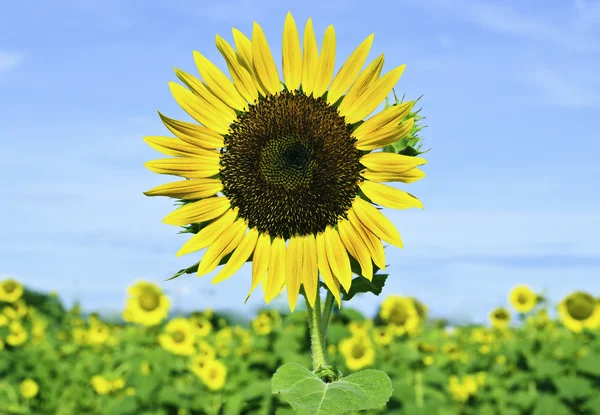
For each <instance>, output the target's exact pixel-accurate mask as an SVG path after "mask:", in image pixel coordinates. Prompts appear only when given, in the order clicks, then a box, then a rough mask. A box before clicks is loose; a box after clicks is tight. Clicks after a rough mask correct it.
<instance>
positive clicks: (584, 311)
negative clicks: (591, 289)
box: [558, 291, 600, 332]
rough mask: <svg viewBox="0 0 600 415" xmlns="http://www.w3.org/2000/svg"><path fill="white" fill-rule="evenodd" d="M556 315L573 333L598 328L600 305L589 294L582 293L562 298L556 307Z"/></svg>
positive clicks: (578, 292)
mask: <svg viewBox="0 0 600 415" xmlns="http://www.w3.org/2000/svg"><path fill="white" fill-rule="evenodd" d="M558 314H559V317H560V319H561V321H562V322H563V324H564V325H565V326H566V327H567V328H568V329H569V330H571V331H574V332H581V331H582V330H583V329H585V328H587V329H589V330H595V329H597V328H598V327H600V305H599V303H598V301H597V300H596V299H595V298H594V297H593V296H592V295H591V294H589V293H586V292H583V291H576V292H574V293H572V294H570V295H568V296H567V297H566V298H564V299H563V301H562V302H561V303H560V304H559V305H558Z"/></svg>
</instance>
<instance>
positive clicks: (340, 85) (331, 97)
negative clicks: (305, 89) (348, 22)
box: [327, 34, 375, 105]
mask: <svg viewBox="0 0 600 415" xmlns="http://www.w3.org/2000/svg"><path fill="white" fill-rule="evenodd" d="M374 38H375V34H371V35H370V36H369V37H367V38H366V39H365V40H363V41H362V43H361V44H360V45H359V46H358V47H357V48H356V49H355V50H354V52H352V54H351V55H350V57H349V58H348V59H347V60H346V62H345V63H344V64H343V65H342V67H341V68H340V70H339V71H338V73H337V75H336V76H335V78H334V79H333V82H332V83H331V87H330V88H329V92H328V93H327V103H328V104H330V105H331V104H334V103H335V102H336V101H337V100H338V99H340V97H341V96H342V95H344V93H346V91H347V90H348V88H350V86H351V85H352V83H353V82H354V80H355V79H356V76H357V75H358V73H359V72H360V70H361V68H362V66H363V65H364V64H365V61H366V60H367V55H368V54H369V50H371V45H372V44H373V39H374Z"/></svg>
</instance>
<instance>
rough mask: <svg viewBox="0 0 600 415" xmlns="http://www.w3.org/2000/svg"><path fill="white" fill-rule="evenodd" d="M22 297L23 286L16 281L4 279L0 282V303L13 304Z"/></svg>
mask: <svg viewBox="0 0 600 415" xmlns="http://www.w3.org/2000/svg"><path fill="white" fill-rule="evenodd" d="M22 295H23V286H22V285H21V284H19V282H18V281H15V280H13V279H6V280H3V281H2V282H0V301H4V302H5V303H14V302H16V301H17V300H18V299H19V298H21V296H22Z"/></svg>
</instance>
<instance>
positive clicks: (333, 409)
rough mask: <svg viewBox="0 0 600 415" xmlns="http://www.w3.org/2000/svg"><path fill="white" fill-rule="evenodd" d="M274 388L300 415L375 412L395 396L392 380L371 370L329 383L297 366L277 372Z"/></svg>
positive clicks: (273, 383) (272, 385) (293, 365)
mask: <svg viewBox="0 0 600 415" xmlns="http://www.w3.org/2000/svg"><path fill="white" fill-rule="evenodd" d="M271 388H272V390H273V393H279V394H281V397H282V399H283V400H285V401H286V402H287V403H289V404H290V405H291V406H292V408H294V410H295V411H296V413H297V414H299V415H336V414H343V413H345V412H348V411H362V410H366V409H375V408H379V407H382V406H383V405H385V404H386V403H387V402H388V400H389V399H390V397H391V396H392V382H391V381H390V378H389V377H388V376H387V375H386V374H385V373H383V372H380V371H378V370H373V369H367V370H363V371H361V372H357V373H353V374H351V375H349V376H346V377H343V378H341V379H339V380H337V381H335V382H332V383H325V382H323V381H322V380H321V379H319V378H318V377H317V376H315V375H314V374H313V373H312V372H310V371H309V370H308V369H306V368H305V367H303V366H300V365H299V364H296V363H287V364H285V365H283V366H281V367H280V368H279V369H277V372H275V374H274V375H273V379H272V381H271Z"/></svg>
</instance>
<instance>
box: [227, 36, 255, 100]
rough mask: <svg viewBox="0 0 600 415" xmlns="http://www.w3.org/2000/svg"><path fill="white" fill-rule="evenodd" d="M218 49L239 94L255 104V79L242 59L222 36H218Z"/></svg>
mask: <svg viewBox="0 0 600 415" xmlns="http://www.w3.org/2000/svg"><path fill="white" fill-rule="evenodd" d="M217 49H219V52H221V55H223V58H224V59H225V62H226V63H227V68H228V69H229V74H230V75H231V79H233V82H234V85H235V87H236V88H237V90H238V91H239V93H240V94H241V95H242V96H243V97H244V99H246V101H248V102H254V101H255V100H256V99H258V90H257V89H256V85H254V78H253V76H252V74H251V72H250V71H248V69H246V67H245V66H244V65H243V64H242V63H241V62H240V58H239V56H238V55H237V53H236V52H235V50H234V49H233V47H232V46H231V45H230V44H229V43H227V41H225V39H223V38H222V37H221V36H219V35H217Z"/></svg>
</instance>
